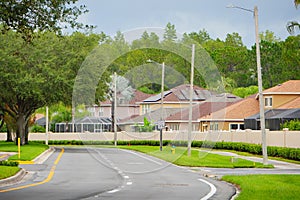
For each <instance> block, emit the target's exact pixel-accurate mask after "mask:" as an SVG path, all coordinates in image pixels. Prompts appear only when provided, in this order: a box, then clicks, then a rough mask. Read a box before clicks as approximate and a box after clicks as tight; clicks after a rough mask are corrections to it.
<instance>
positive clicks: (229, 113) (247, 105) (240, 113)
mask: <svg viewBox="0 0 300 200" xmlns="http://www.w3.org/2000/svg"><path fill="white" fill-rule="evenodd" d="M255 96H256V95H251V96H249V97H247V98H245V99H243V100H241V101H238V102H236V103H234V104H232V105H230V106H228V107H226V108H224V109H221V110H218V111H216V112H214V113H212V114H210V115H206V116H204V117H202V118H201V120H225V121H226V119H227V120H228V119H245V118H246V117H249V116H251V115H254V114H256V113H258V112H259V102H258V100H257V99H255Z"/></svg>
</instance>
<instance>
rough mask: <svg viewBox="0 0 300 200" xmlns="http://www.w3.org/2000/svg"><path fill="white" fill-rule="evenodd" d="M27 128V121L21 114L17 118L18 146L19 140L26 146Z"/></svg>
mask: <svg viewBox="0 0 300 200" xmlns="http://www.w3.org/2000/svg"><path fill="white" fill-rule="evenodd" d="M25 126H26V120H25V116H24V114H23V113H19V115H18V117H17V131H16V132H17V138H16V144H18V138H20V139H21V145H24V144H25Z"/></svg>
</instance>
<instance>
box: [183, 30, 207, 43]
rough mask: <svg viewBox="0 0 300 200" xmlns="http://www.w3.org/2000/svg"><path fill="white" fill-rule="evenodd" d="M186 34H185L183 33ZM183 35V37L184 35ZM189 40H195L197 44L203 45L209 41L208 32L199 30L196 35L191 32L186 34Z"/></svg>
mask: <svg viewBox="0 0 300 200" xmlns="http://www.w3.org/2000/svg"><path fill="white" fill-rule="evenodd" d="M185 34H186V33H185ZM185 34H184V35H185ZM187 35H188V36H189V37H190V38H191V39H193V40H195V41H196V42H198V43H199V44H201V45H202V44H203V43H205V42H207V41H208V40H211V38H210V36H209V34H208V32H207V31H206V30H205V29H202V30H200V31H199V32H198V33H196V32H191V33H189V34H187Z"/></svg>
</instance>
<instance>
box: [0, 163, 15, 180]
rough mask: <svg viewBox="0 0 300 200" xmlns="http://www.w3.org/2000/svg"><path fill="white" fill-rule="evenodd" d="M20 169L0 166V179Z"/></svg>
mask: <svg viewBox="0 0 300 200" xmlns="http://www.w3.org/2000/svg"><path fill="white" fill-rule="evenodd" d="M18 171H20V168H19V167H9V166H0V180H1V179H5V178H8V177H10V176H13V175H15V174H16V173H17V172H18Z"/></svg>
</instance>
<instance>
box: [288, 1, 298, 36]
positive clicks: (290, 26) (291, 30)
mask: <svg viewBox="0 0 300 200" xmlns="http://www.w3.org/2000/svg"><path fill="white" fill-rule="evenodd" d="M294 3H295V7H296V9H297V8H298V5H300V0H295V1H294ZM286 28H287V31H288V32H289V33H290V34H294V33H295V30H296V29H297V28H298V29H299V30H300V24H299V22H297V21H290V22H288V23H287V25H286Z"/></svg>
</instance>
